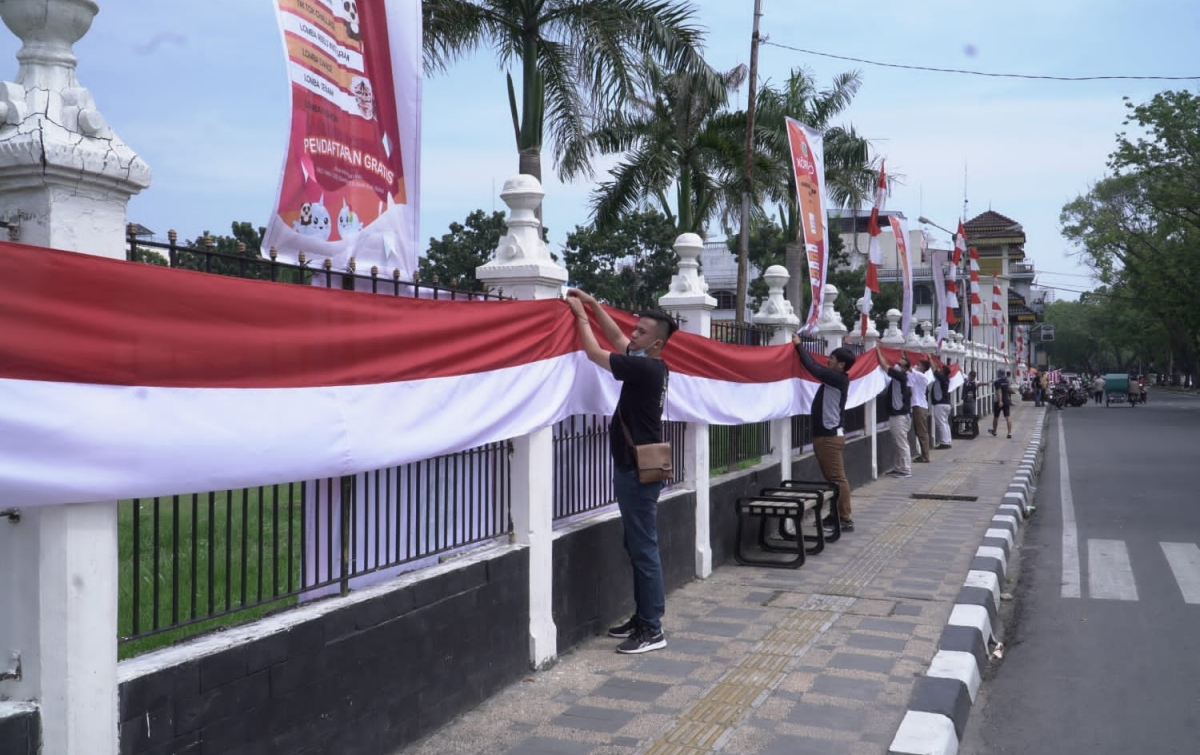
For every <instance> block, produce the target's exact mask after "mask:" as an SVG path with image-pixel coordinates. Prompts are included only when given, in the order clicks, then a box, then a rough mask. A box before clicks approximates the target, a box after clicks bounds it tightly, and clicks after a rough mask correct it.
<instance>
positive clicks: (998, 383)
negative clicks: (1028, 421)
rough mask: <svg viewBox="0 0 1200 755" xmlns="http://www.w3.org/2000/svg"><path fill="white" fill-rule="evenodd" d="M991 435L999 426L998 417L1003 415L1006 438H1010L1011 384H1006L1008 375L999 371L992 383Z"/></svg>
mask: <svg viewBox="0 0 1200 755" xmlns="http://www.w3.org/2000/svg"><path fill="white" fill-rule="evenodd" d="M992 390H993V394H992V429H990V430H988V432H989V433H991V434H992V435H995V434H996V427H997V425H999V424H1000V415H1001V414H1003V415H1004V424H1005V426H1006V427H1007V428H1008V437H1009V438H1010V439H1011V438H1012V383H1010V382H1008V373H1007V372H1005V371H1004V370H1000V372H999V375H998V376H997V377H996V379H995V380H993V381H992Z"/></svg>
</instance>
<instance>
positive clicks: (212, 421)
mask: <svg viewBox="0 0 1200 755" xmlns="http://www.w3.org/2000/svg"><path fill="white" fill-rule="evenodd" d="M586 359H587V357H586V356H584V355H583V354H582V352H576V353H574V354H570V355H568V356H565V357H559V358H557V359H550V360H546V361H542V362H536V363H533V364H529V365H524V366H522V367H514V368H510V369H505V370H495V371H492V372H484V373H476V374H473V375H462V376H459V377H454V378H434V379H430V380H414V381H407V382H402V383H386V384H377V385H366V386H339V387H323V388H292V389H215V388H144V387H121V386H104V385H86V384H78V383H50V382H39V381H26V380H0V489H3V490H4V491H5V494H6V497H7V498H8V500H11V501H19V502H20V504H21V505H22V506H31V505H42V504H57V503H88V502H93V501H108V500H113V499H119V498H134V497H150V496H155V495H170V494H174V493H190V492H200V491H205V490H220V489H225V488H240V487H249V486H255V485H267V484H272V483H280V482H288V481H299V480H311V479H314V478H320V477H327V476H337V475H346V474H354V473H356V472H363V471H367V470H371V469H381V468H384V467H388V466H393V465H398V464H405V463H408V462H410V461H418V460H421V459H427V458H430V457H433V456H438V455H440V454H444V453H449V452H451V451H456V450H460V449H465V448H471V447H473V446H478V445H481V444H483V443H488V442H492V441H499V440H506V439H508V438H512V437H516V436H519V435H523V434H525V433H528V432H530V431H532V430H535V429H537V428H539V427H545V426H547V425H550V424H553V423H554V422H557V421H558V420H560V419H562V418H564V417H566V416H569V415H571V414H576V413H578V414H582V413H588V411H589V410H594V409H595V404H596V403H597V402H596V396H597V394H598V393H600V391H599V390H598V389H597V390H581V389H580V384H581V383H582V384H584V385H587V380H586V378H584V379H580V378H579V376H586V375H587V374H588V371H586V370H578V369H575V367H576V366H577V365H576V364H575V363H576V362H578V361H580V360H586ZM589 364H590V363H589ZM608 382H610V383H615V382H616V381H613V380H611V379H609V380H608ZM605 388H607V386H605ZM614 391H615V388H614ZM498 397H501V398H502V399H503V400H497V398H498ZM614 401H615V392H614Z"/></svg>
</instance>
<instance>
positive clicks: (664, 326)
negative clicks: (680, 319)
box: [637, 309, 679, 343]
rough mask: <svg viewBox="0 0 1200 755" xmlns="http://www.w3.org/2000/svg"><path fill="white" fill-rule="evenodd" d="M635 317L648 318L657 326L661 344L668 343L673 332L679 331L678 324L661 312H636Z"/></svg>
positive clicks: (652, 310) (655, 310) (654, 310)
mask: <svg viewBox="0 0 1200 755" xmlns="http://www.w3.org/2000/svg"><path fill="white" fill-rule="evenodd" d="M637 316H638V317H646V318H649V319H651V320H654V322H656V323H657V324H658V334H659V335H660V336H662V339H663V343H666V342H667V341H669V340H670V339H671V336H672V335H674V334H675V331H677V330H679V323H677V322H675V318H674V317H671V316H670V315H669V314H667V313H666V312H663V311H662V310H658V309H651V310H648V311H646V312H638V313H637ZM663 331H666V332H663Z"/></svg>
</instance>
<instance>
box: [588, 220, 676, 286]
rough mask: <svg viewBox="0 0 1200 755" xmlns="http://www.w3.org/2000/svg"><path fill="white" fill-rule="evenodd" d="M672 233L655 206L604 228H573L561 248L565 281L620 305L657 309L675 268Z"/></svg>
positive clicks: (668, 223)
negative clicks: (603, 230) (607, 228)
mask: <svg viewBox="0 0 1200 755" xmlns="http://www.w3.org/2000/svg"><path fill="white" fill-rule="evenodd" d="M676 236H677V234H676V233H675V226H674V224H673V223H671V221H670V220H669V219H668V218H667V217H666V216H665V215H663V214H662V213H660V212H657V211H655V210H648V211H644V212H634V213H629V214H626V215H623V216H621V218H620V219H619V221H618V223H617V225H615V226H614V227H612V228H611V229H609V230H607V231H605V232H600V231H597V230H595V228H590V227H583V226H576V228H575V231H574V233H570V234H568V235H567V244H566V248H565V250H564V258H565V264H566V266H567V272H568V274H569V275H570V281H571V285H573V286H576V287H578V288H581V289H583V290H584V291H587V292H588V293H590V294H592V295H594V296H595V297H596V298H597V299H599V300H601V301H603V302H606V303H608V304H613V305H616V306H619V307H621V308H623V309H631V310H636V309H657V308H658V299H659V297H660V296H662V295H663V294H665V293H666V292H667V288H668V287H669V286H670V284H671V276H672V275H674V274H675V271H676V269H677V267H678V260H677V259H676V257H675V251H674V244H675V238H676Z"/></svg>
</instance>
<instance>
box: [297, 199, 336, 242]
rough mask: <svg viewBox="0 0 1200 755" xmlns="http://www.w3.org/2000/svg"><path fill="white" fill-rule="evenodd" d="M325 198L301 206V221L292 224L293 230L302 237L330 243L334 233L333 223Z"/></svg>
mask: <svg viewBox="0 0 1200 755" xmlns="http://www.w3.org/2000/svg"><path fill="white" fill-rule="evenodd" d="M324 201H325V197H324V196H322V197H321V199H319V200H318V201H316V202H305V203H304V204H302V205H300V219H299V220H297V221H295V222H294V223H292V230H294V231H296V232H297V233H299V234H300V235H301V236H311V237H313V238H316V239H318V240H320V241H328V240H329V235H330V233H331V232H332V231H333V223H332V220H331V218H330V217H329V210H327V209H325V205H324Z"/></svg>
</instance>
